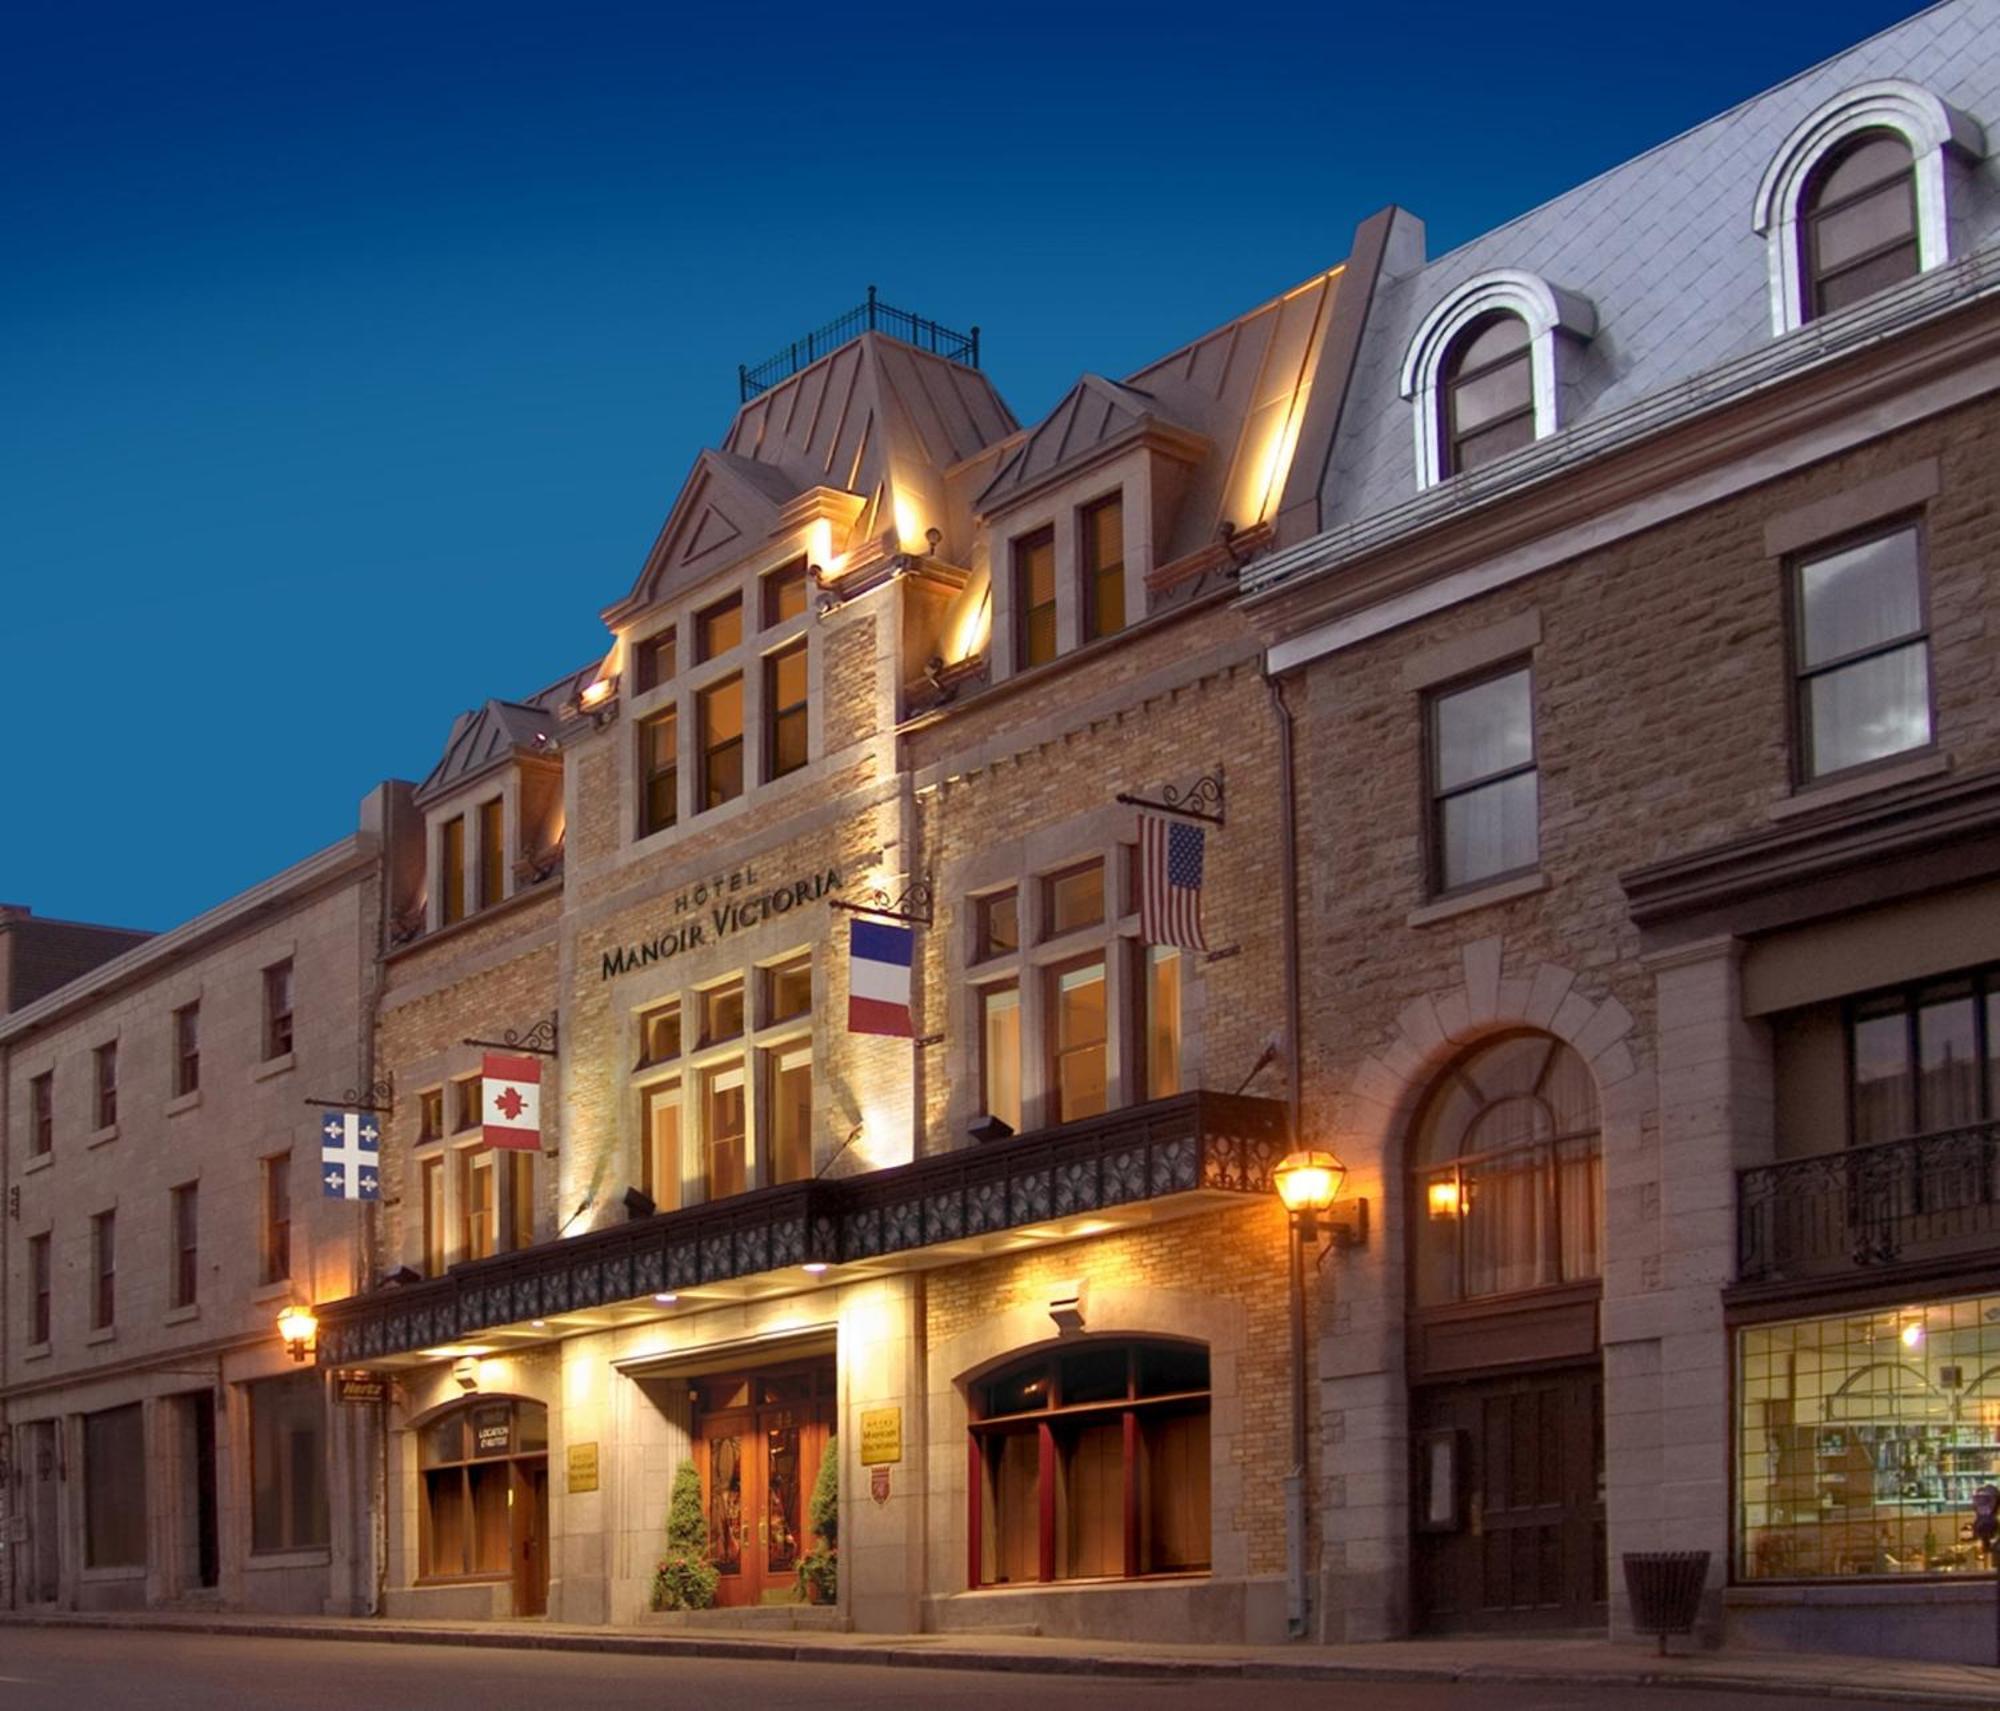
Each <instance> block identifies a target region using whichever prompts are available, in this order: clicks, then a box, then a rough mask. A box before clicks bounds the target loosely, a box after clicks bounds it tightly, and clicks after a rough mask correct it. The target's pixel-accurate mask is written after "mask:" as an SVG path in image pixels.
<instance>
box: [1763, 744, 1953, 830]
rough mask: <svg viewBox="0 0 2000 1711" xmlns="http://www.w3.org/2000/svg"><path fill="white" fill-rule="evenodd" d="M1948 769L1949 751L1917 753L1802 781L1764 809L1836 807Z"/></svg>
mask: <svg viewBox="0 0 2000 1711" xmlns="http://www.w3.org/2000/svg"><path fill="white" fill-rule="evenodd" d="M1949 771H1951V756H1950V755H1945V754H1926V755H1919V756H1917V758H1916V759H1915V760H1906V761H1900V762H1898V763H1896V764H1895V765H1893V766H1874V767H1870V768H1869V769H1868V770H1867V771H1866V772H1857V773H1852V774H1843V775H1842V776H1841V777H1838V778H1832V779H1828V780H1827V781H1826V782H1825V783H1824V784H1804V785H1801V786H1800V787H1799V788H1798V789H1797V790H1795V791H1794V792H1793V793H1792V794H1791V795H1790V796H1787V797H1786V798H1785V799H1784V800H1783V801H1781V802H1773V803H1772V804H1771V805H1770V806H1769V807H1768V808H1766V809H1765V810H1764V813H1765V816H1766V818H1768V819H1772V820H1778V821H1784V820H1791V819H1796V818H1797V817H1798V816H1799V815H1801V814H1811V813H1814V812H1816V811H1818V810H1819V809H1821V808H1833V807H1837V806H1839V804H1841V803H1843V802H1852V801H1854V800H1855V799H1856V798H1857V797H1861V796H1873V795H1874V794H1875V793H1876V792H1877V791H1878V790H1894V789H1895V788H1897V786H1899V785H1903V784H1920V783H1922V782H1923V781H1924V780H1925V779H1927V778H1940V777H1942V776H1943V775H1944V774H1945V773H1947V772H1949Z"/></svg>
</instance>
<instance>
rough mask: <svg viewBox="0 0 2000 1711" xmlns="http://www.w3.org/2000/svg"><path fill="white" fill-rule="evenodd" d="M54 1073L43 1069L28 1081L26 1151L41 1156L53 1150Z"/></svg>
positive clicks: (54, 1128)
mask: <svg viewBox="0 0 2000 1711" xmlns="http://www.w3.org/2000/svg"><path fill="white" fill-rule="evenodd" d="M55 1144H56V1075H55V1071H54V1070H52V1069H51V1070H44V1071H43V1072H42V1073H41V1074H40V1075H38V1076H36V1077H35V1078H34V1079H33V1080H32V1081H30V1082H29V1083H28V1152H29V1154H30V1155H31V1156H32V1157H35V1158H41V1157H44V1156H45V1155H46V1154H48V1153H50V1152H53V1151H54V1150H55Z"/></svg>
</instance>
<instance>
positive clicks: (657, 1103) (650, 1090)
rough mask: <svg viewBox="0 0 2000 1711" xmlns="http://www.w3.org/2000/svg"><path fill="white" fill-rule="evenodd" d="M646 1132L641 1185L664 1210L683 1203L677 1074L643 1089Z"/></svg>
mask: <svg viewBox="0 0 2000 1711" xmlns="http://www.w3.org/2000/svg"><path fill="white" fill-rule="evenodd" d="M640 1098H641V1102H642V1110H643V1113H644V1119H645V1135H644V1138H643V1140H642V1142H641V1145H640V1151H639V1187H640V1188H641V1190H643V1191H644V1192H645V1194H646V1195H647V1196H648V1197H649V1198H650V1199H651V1200H652V1202H653V1203H654V1205H656V1206H657V1207H659V1209H660V1210H661V1211H663V1212H671V1211H673V1210H674V1209H675V1208H676V1207H678V1206H679V1205H680V1203H681V1084H680V1078H679V1077H678V1076H676V1077H675V1078H674V1079H673V1080H672V1081H663V1082H660V1083H658V1084H656V1085H654V1086H650V1087H647V1088H645V1089H643V1090H642V1092H641V1095H640Z"/></svg>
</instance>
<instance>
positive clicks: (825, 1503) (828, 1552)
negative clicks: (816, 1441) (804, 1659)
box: [799, 1438, 840, 1604]
mask: <svg viewBox="0 0 2000 1711" xmlns="http://www.w3.org/2000/svg"><path fill="white" fill-rule="evenodd" d="M806 1527H807V1529H808V1532H809V1533H810V1535H811V1536H813V1537H816V1538H817V1539H818V1540H819V1543H818V1544H816V1545H815V1546H814V1547H813V1548H812V1549H811V1550H809V1551H807V1552H806V1554H805V1555H804V1556H802V1557H800V1558H799V1591H800V1592H802V1593H803V1594H804V1595H805V1599H806V1602H807V1603H809V1604H831V1603H832V1602H833V1601H834V1597H835V1595H836V1594H837V1593H838V1592H839V1590H840V1444H839V1441H838V1440H837V1439H834V1438H828V1439H827V1441H826V1453H825V1454H824V1455H823V1456H821V1457H820V1462H819V1477H818V1478H817V1479H815V1480H814V1481H813V1488H812V1496H811V1497H810V1498H809V1499H808V1500H807V1502H806Z"/></svg>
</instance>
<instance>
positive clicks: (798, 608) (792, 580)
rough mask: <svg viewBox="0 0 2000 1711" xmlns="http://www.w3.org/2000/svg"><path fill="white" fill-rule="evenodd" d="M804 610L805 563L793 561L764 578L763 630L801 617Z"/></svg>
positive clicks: (797, 560)
mask: <svg viewBox="0 0 2000 1711" xmlns="http://www.w3.org/2000/svg"><path fill="white" fill-rule="evenodd" d="M805 609H806V561H805V560H804V559H802V558H800V559H794V560H793V561H792V562H791V563H790V564H788V565H786V566H785V567H784V569H782V570H774V571H772V572H771V574H770V575H769V576H767V577H765V578H764V628H765V629H767V630H768V629H770V628H771V626H772V625H774V624H782V623H784V622H786V621H787V620H788V619H791V618H797V617H800V616H801V615H803V613H804V612H805Z"/></svg>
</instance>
